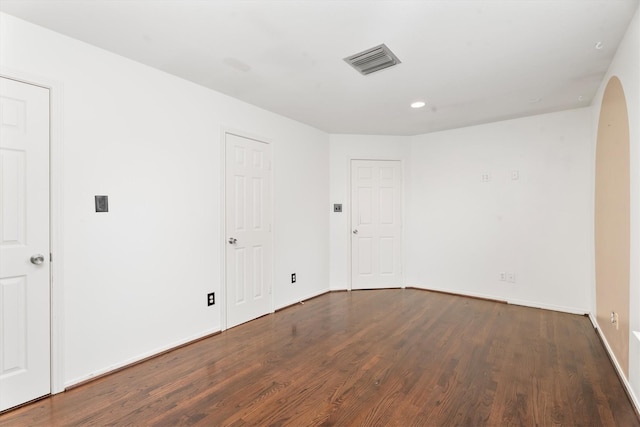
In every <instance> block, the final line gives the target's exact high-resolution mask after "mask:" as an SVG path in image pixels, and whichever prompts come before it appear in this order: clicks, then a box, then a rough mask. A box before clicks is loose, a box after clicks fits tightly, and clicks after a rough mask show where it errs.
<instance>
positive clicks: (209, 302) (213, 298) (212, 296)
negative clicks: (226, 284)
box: [207, 292, 216, 306]
mask: <svg viewBox="0 0 640 427" xmlns="http://www.w3.org/2000/svg"><path fill="white" fill-rule="evenodd" d="M215 303H216V293H215V292H211V293H210V294H207V306H211V305H214V304H215Z"/></svg>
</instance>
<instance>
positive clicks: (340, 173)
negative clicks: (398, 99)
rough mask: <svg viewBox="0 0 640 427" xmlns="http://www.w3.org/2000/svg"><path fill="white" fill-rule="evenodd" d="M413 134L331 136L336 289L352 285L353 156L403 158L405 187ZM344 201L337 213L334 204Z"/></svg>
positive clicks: (332, 261) (332, 247)
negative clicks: (408, 149)
mask: <svg viewBox="0 0 640 427" xmlns="http://www.w3.org/2000/svg"><path fill="white" fill-rule="evenodd" d="M408 142H409V137H406V136H380V135H331V136H330V147H331V148H330V153H331V154H330V170H331V172H330V175H331V181H330V191H331V201H330V206H328V207H327V212H330V215H331V220H330V230H331V234H330V239H331V243H330V251H329V252H330V264H331V272H330V281H331V289H332V290H340V289H350V288H351V279H350V274H351V267H350V265H349V263H350V259H351V255H350V252H349V251H350V246H349V245H350V241H349V240H350V236H351V230H350V226H351V221H350V218H351V216H350V215H351V210H350V199H349V197H350V179H351V178H350V172H349V170H350V169H349V165H350V162H351V159H375V160H401V161H402V169H403V187H404V188H405V189H406V188H407V185H408V184H409V183H408V164H407V161H406V160H407V148H408ZM334 203H342V208H343V209H342V212H341V213H334V212H333V204H334Z"/></svg>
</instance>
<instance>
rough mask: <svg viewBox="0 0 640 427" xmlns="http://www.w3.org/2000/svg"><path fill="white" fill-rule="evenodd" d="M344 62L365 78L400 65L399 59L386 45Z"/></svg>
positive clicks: (346, 59) (368, 50) (353, 56)
mask: <svg viewBox="0 0 640 427" xmlns="http://www.w3.org/2000/svg"><path fill="white" fill-rule="evenodd" d="M344 60H345V61H346V62H347V63H348V64H349V65H351V66H352V67H353V68H355V69H356V70H358V72H359V73H360V74H362V75H365V76H366V75H367V74H371V73H375V72H376V71H380V70H383V69H385V68H389V67H392V66H394V65H397V64H399V63H400V60H399V59H398V57H397V56H395V55H394V54H393V52H391V51H390V50H389V48H388V47H387V46H386V45H384V44H381V45H380V46H376V47H372V48H371V49H367V50H365V51H364V52H360V53H356V54H355V55H351V56H349V57H347V58H344Z"/></svg>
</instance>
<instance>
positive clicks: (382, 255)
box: [351, 160, 402, 289]
mask: <svg viewBox="0 0 640 427" xmlns="http://www.w3.org/2000/svg"><path fill="white" fill-rule="evenodd" d="M401 251H402V173H401V166H400V162H399V161H396V160H352V161H351V288H352V289H378V288H394V287H401V286H402V257H401Z"/></svg>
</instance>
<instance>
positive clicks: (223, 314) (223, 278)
mask: <svg viewBox="0 0 640 427" xmlns="http://www.w3.org/2000/svg"><path fill="white" fill-rule="evenodd" d="M228 134H229V135H235V136H239V137H241V138H247V139H253V140H254V141H259V142H262V143H265V144H269V146H270V147H271V169H270V170H269V181H270V183H269V191H271V206H270V208H271V218H270V221H271V295H270V296H269V304H270V307H269V310H270V312H271V313H273V312H274V311H275V309H274V307H275V306H274V301H275V298H274V294H275V280H274V279H275V268H274V265H275V257H276V253H275V244H274V241H275V239H274V238H273V236H275V224H274V223H275V221H274V218H275V211H274V207H275V203H274V200H275V197H274V195H275V193H274V191H273V190H274V182H273V181H274V179H273V176H274V170H275V167H274V164H275V161H274V158H275V155H274V151H275V150H274V144H273V143H272V141H271V140H269V139H267V138H263V137H261V136H259V135H255V134H251V133H249V132H245V131H241V130H237V129H234V128H230V127H225V126H223V127H222V132H221V136H220V150H221V151H220V153H221V154H220V183H221V184H220V188H221V191H220V218H221V221H220V253H221V255H222V265H221V266H220V329H221V330H222V331H226V330H227V211H226V201H227V182H226V181H227V180H226V176H227V162H226V158H227V135H228Z"/></svg>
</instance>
